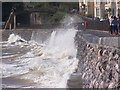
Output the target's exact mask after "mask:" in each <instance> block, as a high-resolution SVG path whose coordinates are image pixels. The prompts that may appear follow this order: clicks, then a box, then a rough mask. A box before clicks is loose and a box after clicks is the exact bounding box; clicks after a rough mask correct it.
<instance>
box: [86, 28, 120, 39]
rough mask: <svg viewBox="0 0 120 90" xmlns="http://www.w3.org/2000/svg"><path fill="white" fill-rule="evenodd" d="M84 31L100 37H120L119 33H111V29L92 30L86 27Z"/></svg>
mask: <svg viewBox="0 0 120 90" xmlns="http://www.w3.org/2000/svg"><path fill="white" fill-rule="evenodd" d="M84 33H90V34H93V35H95V36H98V37H120V33H119V35H115V34H112V35H111V34H110V33H109V31H102V30H92V29H86V30H85V32H84Z"/></svg>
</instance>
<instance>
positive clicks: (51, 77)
mask: <svg viewBox="0 0 120 90" xmlns="http://www.w3.org/2000/svg"><path fill="white" fill-rule="evenodd" d="M40 33H41V32H39V31H35V32H33V34H32V37H31V40H30V41H26V40H24V38H21V37H20V36H19V35H15V34H11V35H10V36H9V38H8V41H4V42H1V43H2V51H3V52H2V57H0V58H1V60H2V63H1V66H2V67H1V68H0V69H1V71H2V72H1V73H2V87H3V88H66V87H67V86H66V85H67V80H68V79H69V77H70V75H71V74H72V73H73V72H74V71H75V69H76V68H77V65H78V59H76V53H77V50H76V47H75V44H74V37H75V34H76V29H74V28H68V29H67V28H65V29H64V28H61V29H59V30H58V29H54V30H53V32H51V33H50V34H49V35H46V34H45V33H46V32H42V33H43V34H40ZM41 35H43V36H41ZM44 35H46V36H45V37H46V38H44V39H41V38H43V37H44Z"/></svg>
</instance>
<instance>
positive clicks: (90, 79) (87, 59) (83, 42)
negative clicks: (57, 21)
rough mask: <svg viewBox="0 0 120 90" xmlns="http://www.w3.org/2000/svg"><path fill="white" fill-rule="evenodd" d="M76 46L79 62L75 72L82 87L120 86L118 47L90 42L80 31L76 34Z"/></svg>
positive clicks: (119, 49)
mask: <svg viewBox="0 0 120 90" xmlns="http://www.w3.org/2000/svg"><path fill="white" fill-rule="evenodd" d="M98 40H99V37H98ZM113 41H114V40H113ZM113 41H111V42H113ZM98 42H99V41H98ZM118 45H119V44H118ZM76 46H77V48H78V52H77V58H78V59H79V64H78V69H77V70H76V72H75V73H76V75H77V77H78V75H79V78H80V79H81V80H82V82H83V86H82V87H84V88H115V87H118V86H120V76H119V75H120V70H119V65H120V62H119V61H120V48H118V47H112V46H111V47H110V46H107V45H105V44H100V43H94V42H92V43H91V40H90V41H89V40H88V38H87V39H86V38H85V37H84V34H83V33H82V32H81V31H79V32H78V33H77V34H76ZM78 80H79V79H78ZM68 84H69V83H68ZM73 86H74V85H73ZM79 86H80V85H78V86H77V87H79Z"/></svg>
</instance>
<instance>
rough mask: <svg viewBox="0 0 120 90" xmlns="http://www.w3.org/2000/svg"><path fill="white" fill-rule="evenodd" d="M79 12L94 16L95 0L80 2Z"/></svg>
mask: <svg viewBox="0 0 120 90" xmlns="http://www.w3.org/2000/svg"><path fill="white" fill-rule="evenodd" d="M79 12H80V14H82V15H87V16H88V17H94V2H87V0H83V1H81V0H80V2H79Z"/></svg>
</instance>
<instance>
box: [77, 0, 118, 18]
mask: <svg viewBox="0 0 120 90" xmlns="http://www.w3.org/2000/svg"><path fill="white" fill-rule="evenodd" d="M80 1H81V0H80ZM79 11H80V14H82V15H86V16H91V17H99V18H101V19H103V18H107V17H109V16H111V15H115V16H117V15H120V1H119V0H105V1H104V2H103V0H94V2H87V0H82V1H81V2H79Z"/></svg>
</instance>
